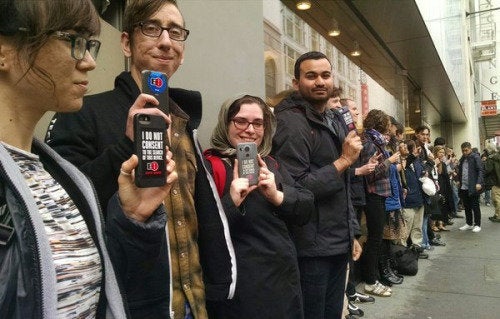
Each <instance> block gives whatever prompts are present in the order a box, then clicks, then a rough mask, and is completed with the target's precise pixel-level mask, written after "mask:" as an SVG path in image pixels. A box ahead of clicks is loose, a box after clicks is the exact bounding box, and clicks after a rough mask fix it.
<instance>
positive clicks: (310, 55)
mask: <svg viewBox="0 0 500 319" xmlns="http://www.w3.org/2000/svg"><path fill="white" fill-rule="evenodd" d="M321 59H326V60H327V61H328V63H330V65H332V63H331V62H330V60H328V58H327V57H326V55H324V54H323V53H321V52H318V51H310V52H307V53H304V54H302V55H301V56H299V58H298V59H297V61H295V68H294V76H295V79H296V80H298V79H299V78H300V65H301V64H302V62H304V61H306V60H321Z"/></svg>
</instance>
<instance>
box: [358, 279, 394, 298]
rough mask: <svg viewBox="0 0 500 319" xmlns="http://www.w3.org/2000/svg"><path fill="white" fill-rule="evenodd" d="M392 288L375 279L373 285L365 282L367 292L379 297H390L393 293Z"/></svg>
mask: <svg viewBox="0 0 500 319" xmlns="http://www.w3.org/2000/svg"><path fill="white" fill-rule="evenodd" d="M389 289H391V288H389V287H386V286H384V285H382V284H381V283H380V282H378V281H375V283H374V284H373V285H367V284H365V292H366V293H367V294H370V295H374V296H379V297H390V296H391V295H392V290H389Z"/></svg>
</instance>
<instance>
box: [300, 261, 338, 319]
mask: <svg viewBox="0 0 500 319" xmlns="http://www.w3.org/2000/svg"><path fill="white" fill-rule="evenodd" d="M347 261H348V255H347V254H342V255H336V256H327V257H299V269H300V283H301V285H302V297H303V300H304V316H305V319H330V318H331V319H338V318H342V310H343V305H344V292H345V280H346V275H347Z"/></svg>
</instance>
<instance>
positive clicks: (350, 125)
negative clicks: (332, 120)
mask: <svg viewBox="0 0 500 319" xmlns="http://www.w3.org/2000/svg"><path fill="white" fill-rule="evenodd" d="M340 114H341V115H342V118H343V119H344V123H345V125H346V127H347V129H348V130H349V131H352V130H355V129H356V125H355V124H354V120H353V119H352V115H351V111H349V108H348V107H345V106H344V107H342V108H341V109H340Z"/></svg>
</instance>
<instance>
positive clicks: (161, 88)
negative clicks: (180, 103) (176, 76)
mask: <svg viewBox="0 0 500 319" xmlns="http://www.w3.org/2000/svg"><path fill="white" fill-rule="evenodd" d="M141 75H142V93H147V94H151V95H153V96H154V97H156V99H157V100H158V102H160V104H159V105H158V109H160V110H161V111H162V112H163V113H165V114H167V115H168V113H170V109H169V105H168V79H167V75H166V74H165V73H163V72H158V71H151V70H144V71H142V73H141ZM146 107H152V105H150V104H148V105H146Z"/></svg>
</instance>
